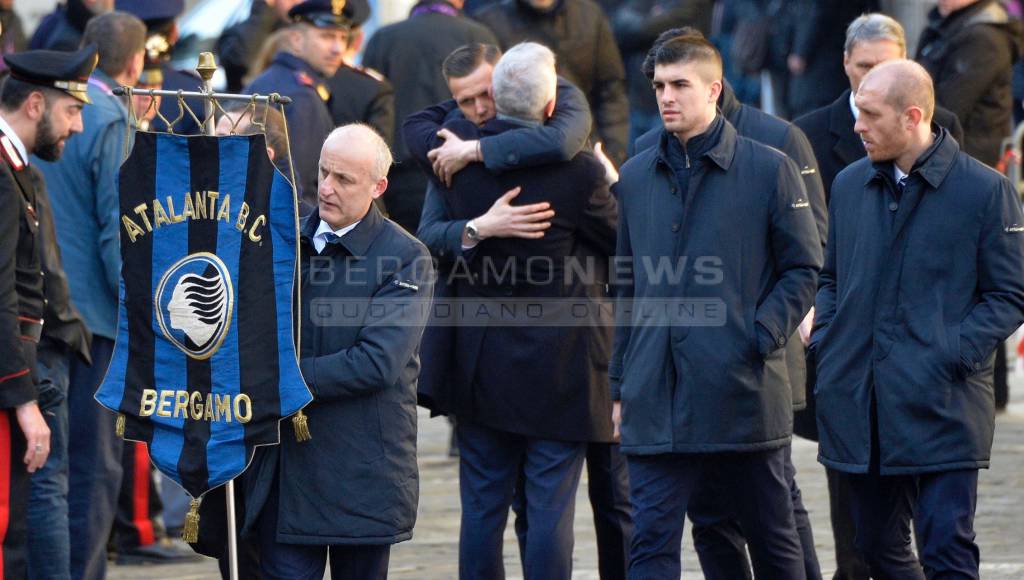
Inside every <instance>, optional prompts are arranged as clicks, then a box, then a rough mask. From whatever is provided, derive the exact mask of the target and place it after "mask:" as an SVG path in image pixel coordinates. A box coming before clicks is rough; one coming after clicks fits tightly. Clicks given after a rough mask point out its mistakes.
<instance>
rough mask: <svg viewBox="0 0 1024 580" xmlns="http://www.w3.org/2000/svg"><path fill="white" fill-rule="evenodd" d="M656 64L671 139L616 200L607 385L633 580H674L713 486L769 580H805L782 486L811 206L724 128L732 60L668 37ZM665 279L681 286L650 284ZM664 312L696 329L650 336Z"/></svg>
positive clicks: (676, 328) (812, 276)
mask: <svg viewBox="0 0 1024 580" xmlns="http://www.w3.org/2000/svg"><path fill="white" fill-rule="evenodd" d="M654 63H655V67H654V78H653V85H654V89H655V93H656V96H657V98H658V104H659V110H660V111H661V117H662V123H663V125H664V131H663V132H662V134H661V136H660V139H659V142H658V144H657V145H656V146H654V147H650V148H648V149H646V150H644V151H642V152H641V153H639V154H637V155H636V156H634V157H633V158H632V159H630V160H629V161H628V162H626V164H625V165H624V166H623V167H622V170H621V175H620V179H619V182H618V183H617V184H616V186H615V190H616V193H617V196H618V199H619V204H620V213H619V215H620V219H619V236H618V249H617V251H616V254H617V256H618V259H619V266H621V267H620V268H619V269H618V271H617V272H616V276H614V277H613V282H614V284H615V288H616V290H617V293H618V295H619V298H620V304H619V306H618V309H617V316H618V321H617V324H616V331H615V348H614V351H613V355H612V361H611V364H610V365H609V375H610V380H611V388H612V399H613V400H614V401H616V403H615V405H614V410H613V421H614V423H615V425H616V426H617V427H618V426H620V425H621V435H622V452H623V453H624V454H625V455H626V457H627V463H628V466H629V481H630V497H631V499H632V503H633V508H634V512H633V519H634V524H635V526H636V531H635V533H634V536H633V543H632V548H631V550H630V570H629V574H630V578H638V579H639V578H674V577H678V576H679V574H680V569H681V566H680V536H681V534H682V531H683V522H684V519H685V515H686V512H687V509H688V507H689V504H690V501H691V498H692V497H693V495H694V493H695V491H696V490H697V489H698V487H699V486H701V485H715V486H718V487H717V489H719V490H720V492H721V493H726V494H728V497H729V498H730V500H731V506H732V509H733V512H734V514H735V517H736V519H738V520H739V522H740V524H741V526H742V528H743V531H744V533H745V534H746V536H747V539H748V540H749V542H750V549H751V552H752V554H753V555H754V559H755V560H758V561H760V562H761V566H760V568H761V569H763V570H764V574H765V575H766V576H768V577H773V578H787V579H796V580H802V579H803V578H805V572H804V564H803V558H802V551H801V547H800V541H799V538H798V537H797V533H796V527H795V524H794V518H793V504H792V501H791V499H790V490H789V485H788V483H787V478H786V475H785V450H786V447H787V446H788V444H789V443H790V439H791V435H792V412H793V411H792V392H791V388H790V384H789V381H788V380H787V369H786V360H785V349H784V347H785V346H786V343H787V341H788V340H790V337H791V336H792V335H793V332H794V330H796V328H797V325H798V324H799V323H800V321H801V320H802V319H803V317H804V315H805V314H806V313H807V311H808V309H809V308H810V305H811V300H812V297H813V294H814V284H815V281H816V279H817V271H818V268H820V266H821V241H820V237H819V233H818V230H817V227H816V224H815V220H814V216H813V214H812V211H811V203H810V202H809V201H808V199H807V193H806V192H805V191H804V188H803V185H802V183H801V181H800V173H799V171H798V170H797V167H796V165H795V164H794V163H793V161H792V160H790V159H789V158H788V157H786V156H785V155H784V154H782V153H781V152H779V151H777V150H775V149H772V148H769V147H767V146H765V145H761V144H759V143H757V142H755V141H753V140H750V139H747V138H744V137H741V136H738V135H737V134H736V130H735V129H734V128H733V126H732V125H730V124H729V123H728V122H727V121H726V120H725V119H724V118H723V117H722V116H721V115H720V114H719V113H718V110H717V102H718V97H719V95H720V93H721V90H722V61H721V57H720V56H719V54H718V51H717V50H715V48H714V47H713V46H712V45H711V44H709V43H708V42H707V41H706V40H704V39H703V38H700V37H696V36H692V35H691V36H683V37H678V38H673V39H671V40H669V41H667V42H665V43H664V44H662V45H661V46H659V47H657V49H656V50H655V54H654ZM737 208H740V209H741V211H737ZM723 232H725V233H723ZM729 232H735V233H734V234H731V233H729ZM630 260H631V262H630ZM684 260H685V262H684ZM691 261H692V262H691ZM684 264H685V266H684ZM666 267H668V268H672V269H673V270H674V271H678V272H679V273H680V274H678V275H676V276H674V277H671V276H670V277H666V276H664V275H658V274H656V272H663V271H664V268H666ZM666 300H667V301H669V304H670V306H671V307H674V308H675V310H673V312H678V311H679V309H680V307H682V306H685V307H688V308H689V309H690V310H692V311H693V312H696V313H697V317H696V318H692V319H691V318H678V317H676V318H670V319H669V320H659V321H658V322H652V320H651V319H650V317H649V314H645V313H649V311H650V309H652V308H654V307H656V306H657V305H658V304H661V303H662V302H663V301H666ZM694 301H696V303H705V302H707V303H714V304H716V305H719V306H716V307H715V308H712V309H710V310H709V309H704V308H700V309H697V308H695V306H694ZM683 310H684V311H690V310H686V309H683ZM620 401H621V402H620Z"/></svg>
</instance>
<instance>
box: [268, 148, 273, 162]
mask: <svg viewBox="0 0 1024 580" xmlns="http://www.w3.org/2000/svg"><path fill="white" fill-rule="evenodd" d="M267 157H269V158H270V160H271V161H273V160H274V148H273V147H270V146H269V145H268V146H267Z"/></svg>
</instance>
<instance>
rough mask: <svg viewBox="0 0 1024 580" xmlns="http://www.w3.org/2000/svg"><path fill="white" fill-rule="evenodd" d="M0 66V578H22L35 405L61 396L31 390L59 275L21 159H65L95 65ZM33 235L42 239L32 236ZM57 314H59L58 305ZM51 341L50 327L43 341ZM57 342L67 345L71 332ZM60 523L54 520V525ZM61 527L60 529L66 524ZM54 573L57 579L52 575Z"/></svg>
mask: <svg viewBox="0 0 1024 580" xmlns="http://www.w3.org/2000/svg"><path fill="white" fill-rule="evenodd" d="M4 62H5V63H6V64H7V66H8V67H9V69H10V71H11V73H10V74H11V76H10V77H9V78H8V79H7V80H6V81H5V82H4V85H3V88H2V89H0V159H2V161H0V203H2V205H3V207H4V208H5V211H4V212H3V214H2V215H3V216H4V221H3V223H2V224H0V232H2V244H0V280H3V283H2V284H0V302H2V304H3V308H0V353H2V355H3V356H0V409H2V412H0V447H2V448H3V453H2V455H3V456H4V458H5V459H4V468H3V470H2V473H3V476H2V477H0V489H2V490H3V506H2V508H3V511H4V513H5V514H6V519H5V522H4V533H3V537H2V538H0V556H2V558H0V576H3V577H5V578H8V577H10V578H25V577H27V576H28V569H27V559H28V558H27V557H28V554H27V553H26V548H27V545H26V542H27V540H28V538H29V526H30V525H33V524H38V523H39V520H38V518H31V516H29V515H28V514H27V513H26V512H27V511H28V503H29V495H30V481H29V474H31V473H33V472H37V470H39V469H40V468H42V467H43V466H44V465H45V463H46V461H47V456H48V454H49V453H50V445H51V438H50V435H51V429H50V427H49V425H48V422H47V420H46V419H44V418H43V415H42V413H41V412H40V403H39V402H37V401H41V400H42V401H43V402H45V403H46V404H47V405H48V406H49V405H51V404H52V403H53V401H54V399H55V398H59V397H60V396H62V395H63V394H62V393H54V392H53V391H54V390H59V388H60V387H58V386H53V385H51V386H52V387H53V388H47V389H46V390H45V392H41V390H40V388H39V387H37V368H36V363H37V344H38V343H39V341H40V338H41V336H42V329H43V325H44V316H48V315H50V314H53V313H54V312H52V311H49V310H48V308H47V306H48V304H47V300H48V298H47V296H50V295H51V294H48V293H47V286H48V285H49V284H48V283H47V282H46V279H45V272H44V268H46V267H47V266H51V265H52V266H56V267H57V268H59V259H58V260H57V261H56V262H51V261H50V258H51V257H53V252H51V250H52V245H48V244H52V243H53V225H52V222H51V221H50V214H49V210H48V209H47V208H48V207H49V204H48V203H47V202H46V200H44V201H43V205H42V207H40V205H39V200H40V198H43V197H45V195H46V194H45V190H43V189H42V188H41V186H42V183H41V181H42V180H41V179H40V178H39V177H38V174H37V173H36V171H35V168H34V167H33V166H32V164H30V160H29V153H34V154H36V155H38V156H39V157H40V158H43V159H48V160H50V161H55V160H57V159H59V158H60V157H61V154H62V153H63V152H64V149H65V144H66V142H67V140H68V139H69V138H70V137H71V136H73V135H75V134H76V133H80V132H81V131H82V108H83V105H84V104H86V103H89V96H88V95H87V94H86V81H87V80H88V78H89V73H90V72H91V71H92V69H93V67H94V66H95V64H96V47H95V46H88V47H87V48H84V49H82V50H80V51H78V52H76V53H67V52H56V51H31V52H23V53H18V54H10V55H5V56H4ZM40 229H42V230H43V232H44V233H45V234H46V237H43V236H41V235H40ZM58 258H59V254H58ZM63 290H64V293H63V294H64V295H63V298H64V299H65V302H64V303H63V304H57V305H55V308H61V307H63V306H67V304H66V288H64V289H63ZM60 314H67V312H64V311H63V308H61V312H60ZM71 318H73V315H72V316H71ZM50 320H51V321H55V320H56V319H54V318H52V317H51V318H50ZM59 336H60V328H57V329H55V331H54V334H53V335H52V336H51V338H58V337H59ZM64 338H65V340H68V339H70V340H71V341H72V342H73V341H74V338H73V337H72V336H71V335H68V336H66V337H64ZM51 344H56V343H51ZM47 367H48V364H47V362H45V361H42V362H41V364H40V369H39V370H44V371H46V375H47V378H49V377H50V373H49V369H48V368H47ZM59 380H60V379H58V381H59ZM90 394H91V393H90ZM44 396H45V400H44ZM57 423H59V422H58V421H54V422H52V423H51V424H54V425H55V426H56V425H57ZM66 439H67V438H66V434H65V435H63V441H61V442H59V444H61V445H66ZM58 453H59V451H58ZM58 493H59V492H58ZM54 509H59V506H54ZM59 520H60V518H59V515H57V516H56V517H55V522H57V523H56V525H61V524H60V523H59ZM30 521H31V524H30ZM63 525H65V526H66V525H67V521H66V520H64V522H63ZM33 532H36V531H35V530H33ZM47 532H49V530H39V531H38V533H42V534H45V533H47ZM55 532H59V530H56V531H55ZM63 537H64V538H65V545H64V546H63V547H64V548H65V549H64V553H63V555H61V554H56V557H58V558H60V557H63V558H64V563H65V565H64V566H63V572H64V573H65V574H66V571H67V565H66V562H67V555H66V554H67V550H66V538H67V535H66V531H65V534H64V535H63ZM59 548H60V546H58V549H59ZM55 566H56V567H55V568H54V569H55V570H57V571H58V572H60V571H61V568H60V567H59V566H58V565H57V564H55ZM37 571H39V572H42V571H45V570H38V569H35V570H33V576H35V575H36V573H37Z"/></svg>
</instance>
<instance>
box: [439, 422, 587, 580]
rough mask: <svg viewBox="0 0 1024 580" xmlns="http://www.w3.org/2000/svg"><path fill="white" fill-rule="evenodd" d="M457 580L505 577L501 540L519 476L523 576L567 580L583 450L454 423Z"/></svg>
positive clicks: (530, 579)
mask: <svg viewBox="0 0 1024 580" xmlns="http://www.w3.org/2000/svg"><path fill="white" fill-rule="evenodd" d="M455 428H456V429H457V430H458V441H459V495H460V498H461V500H462V526H461V529H460V532H459V577H460V578H461V579H462V580H475V579H479V580H500V579H503V578H504V577H505V566H504V564H503V562H502V535H503V534H504V532H505V525H506V523H507V522H508V510H509V506H511V504H512V497H513V494H514V493H515V487H516V481H517V479H518V478H519V474H520V472H522V473H523V474H524V481H525V485H524V495H525V498H526V513H527V519H528V520H529V522H530V525H529V529H528V532H527V537H526V547H525V550H524V552H525V557H524V558H523V575H524V577H525V578H527V579H528V580H533V579H545V580H559V579H566V580H567V579H568V578H569V577H570V576H571V575H572V548H573V531H572V523H573V516H574V515H575V513H576V504H575V499H576V488H577V486H578V485H579V482H580V475H581V473H582V471H583V457H584V455H585V453H586V444H585V443H575V442H566V441H552V440H547V439H538V438H534V437H526V436H524V435H516V434H513V433H507V432H504V431H498V430H495V429H490V428H488V427H484V426H482V425H476V424H473V423H470V422H468V421H465V420H462V419H459V420H458V421H457V422H456V425H455Z"/></svg>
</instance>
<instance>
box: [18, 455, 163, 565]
mask: <svg viewBox="0 0 1024 580" xmlns="http://www.w3.org/2000/svg"><path fill="white" fill-rule="evenodd" d="M133 445H135V469H134V470H133V475H134V478H135V480H134V485H133V486H132V487H133V491H134V493H132V503H133V506H132V507H133V509H132V523H133V524H135V529H136V530H138V532H139V545H140V546H148V545H150V544H152V543H153V542H155V541H156V538H155V537H154V534H153V520H151V519H150V518H149V453H147V451H146V444H145V443H133ZM0 580H3V578H0Z"/></svg>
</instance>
